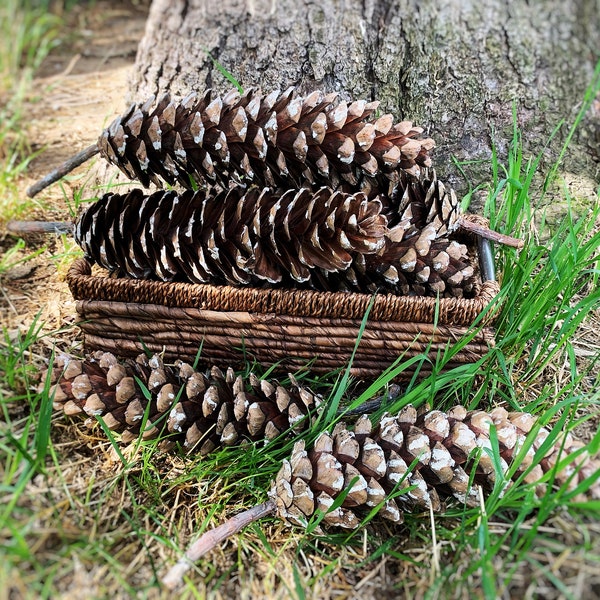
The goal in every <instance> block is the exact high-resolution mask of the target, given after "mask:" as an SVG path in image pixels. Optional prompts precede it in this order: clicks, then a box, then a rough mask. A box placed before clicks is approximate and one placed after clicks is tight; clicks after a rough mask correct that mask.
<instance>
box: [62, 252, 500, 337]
mask: <svg viewBox="0 0 600 600" xmlns="http://www.w3.org/2000/svg"><path fill="white" fill-rule="evenodd" d="M67 283H68V285H69V288H70V290H71V293H72V294H73V297H74V298H75V299H76V300H89V299H92V300H106V301H113V302H127V303H138V304H158V305H162V306H166V307H179V308H199V309H204V310H218V311H233V312H236V311H241V312H249V313H269V314H285V315H293V316H306V317H320V318H345V319H362V318H363V317H364V315H365V313H366V311H367V309H368V307H369V305H370V303H371V302H372V303H373V306H372V307H371V312H370V313H369V319H371V320H381V321H409V322H411V321H413V322H429V323H432V322H437V323H439V324H449V325H470V324H472V323H473V321H474V320H475V319H476V318H477V316H478V315H479V314H480V313H481V312H482V311H483V310H484V309H485V308H486V307H487V306H488V304H489V303H490V302H491V301H492V300H493V298H494V297H495V296H496V295H497V294H498V292H499V285H498V283H497V282H496V281H485V282H484V283H483V284H482V285H481V286H480V289H479V290H478V293H477V295H476V296H475V297H474V298H472V299H464V298H439V299H437V298H432V297H422V296H394V295H392V294H375V295H374V297H373V295H371V294H360V293H354V292H320V291H314V290H290V289H278V288H253V287H252V288H236V287H233V286H228V285H223V286H217V285H211V284H197V283H182V282H175V283H172V282H164V281H148V280H141V279H125V278H123V279H118V278H115V279H113V278H109V277H106V276H98V275H92V267H91V265H90V263H89V262H88V261H87V260H86V259H83V258H79V259H76V260H75V261H74V262H73V264H72V265H71V267H70V268H69V271H68V273H67ZM488 321H489V319H488Z"/></svg>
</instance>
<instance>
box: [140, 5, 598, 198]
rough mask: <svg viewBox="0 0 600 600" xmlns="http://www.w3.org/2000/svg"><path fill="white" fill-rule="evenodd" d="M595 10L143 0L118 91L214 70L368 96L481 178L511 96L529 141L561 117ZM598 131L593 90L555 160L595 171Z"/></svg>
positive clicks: (207, 82) (567, 112) (587, 67)
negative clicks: (125, 81) (146, 7)
mask: <svg viewBox="0 0 600 600" xmlns="http://www.w3.org/2000/svg"><path fill="white" fill-rule="evenodd" d="M599 15H600V0H570V1H569V0H566V1H565V0H545V1H544V2H541V1H537V2H536V1H535V0H529V1H526V0H514V1H511V0H485V1H483V2H472V1H470V0H466V1H465V0H441V1H440V0H405V1H403V2H399V1H394V0H387V1H386V0H318V1H314V0H246V1H242V0H220V1H218V2H209V1H208V0H187V1H186V0H175V1H171V0H154V2H153V4H152V7H151V11H150V15H149V19H148V23H147V29H146V34H145V37H144V39H143V40H142V42H141V44H140V47H139V51H138V56H137V64H136V69H135V75H134V78H133V81H132V88H131V96H132V98H133V99H136V100H143V99H146V98H147V97H148V96H149V95H150V94H158V93H161V92H164V91H166V90H169V91H170V92H171V93H172V94H174V95H175V96H182V95H184V94H186V93H187V92H189V91H190V90H203V89H205V88H209V87H212V88H215V89H217V90H219V91H224V90H228V89H230V88H231V87H232V83H231V82H230V81H228V80H227V78H226V76H225V75H224V73H223V71H222V69H225V70H226V71H227V72H229V73H231V75H233V77H235V78H236V79H237V80H238V81H239V82H240V84H241V85H242V86H243V87H245V88H247V87H261V88H262V89H263V90H265V91H270V90H272V89H274V88H279V89H284V88H286V87H287V86H290V85H294V86H297V87H298V89H299V90H301V91H303V92H305V91H310V90H313V89H315V88H321V89H324V90H326V91H337V92H339V93H340V94H341V95H342V96H344V97H346V98H354V99H359V98H362V99H369V100H371V99H377V100H380V101H381V108H382V110H383V111H386V112H391V113H393V114H394V115H395V116H396V117H397V118H399V119H410V120H412V121H413V122H415V123H417V124H419V125H421V126H423V127H425V129H426V131H427V134H428V135H430V136H431V137H433V138H434V139H435V140H436V141H437V145H438V148H437V150H436V151H435V154H434V163H435V165H436V168H437V170H438V172H439V173H440V174H441V175H442V176H443V177H446V178H448V179H449V181H450V183H452V184H454V185H456V184H457V183H458V184H459V187H461V185H460V182H461V178H460V177H458V176H457V169H456V168H455V167H454V166H453V163H452V160H451V158H452V157H456V158H457V159H458V160H459V161H477V160H479V159H488V160H484V162H483V163H481V164H479V165H478V164H470V166H469V169H468V172H469V174H470V176H471V177H472V178H473V179H474V180H475V181H479V180H481V179H484V178H485V177H486V175H488V174H489V157H490V155H491V151H492V136H493V138H494V142H495V144H496V146H497V148H498V151H499V154H500V156H502V155H503V154H504V153H505V151H506V147H507V142H508V140H510V139H511V137H512V129H513V108H514V109H515V111H516V116H517V123H518V125H519V127H520V128H521V129H522V131H523V132H524V138H525V140H526V143H527V146H528V148H529V149H530V150H531V151H532V152H535V153H537V152H539V151H540V149H541V148H543V146H544V144H545V143H546V142H547V140H548V139H549V137H550V135H551V133H552V131H553V130H554V128H555V127H556V126H557V125H558V124H559V122H560V121H561V120H562V119H565V120H566V122H567V123H571V122H572V121H573V118H574V116H575V115H576V114H577V111H578V110H579V108H580V106H581V102H582V100H583V98H584V94H585V89H586V86H587V85H588V83H589V82H590V80H591V78H592V75H593V72H594V66H595V62H596V60H597V59H598V51H599V49H600V16H599ZM211 57H212V58H211ZM213 59H214V61H215V62H213ZM221 65H222V67H221V68H219V67H220V66H221ZM566 130H567V126H566V125H565V126H563V128H562V130H561V134H560V135H559V136H558V138H557V139H556V140H555V141H553V142H552V143H551V145H550V149H549V150H548V151H547V152H546V154H547V157H548V159H550V160H551V159H552V158H553V157H555V156H556V154H557V152H558V149H559V148H560V141H561V139H560V138H561V135H562V136H563V137H564V135H565V133H566ZM599 144H600V103H598V102H597V103H596V104H595V105H594V106H593V107H592V110H591V111H590V112H589V114H588V116H587V120H586V122H585V123H584V126H583V127H582V128H581V130H580V134H579V137H578V139H577V140H576V144H575V145H574V146H573V147H572V150H571V152H570V153H569V156H568V157H567V162H566V168H567V169H569V170H571V171H574V172H575V173H578V174H585V175H587V176H588V177H591V178H597V176H598V162H597V161H598V154H599V151H598V146H599ZM463 187H464V181H463Z"/></svg>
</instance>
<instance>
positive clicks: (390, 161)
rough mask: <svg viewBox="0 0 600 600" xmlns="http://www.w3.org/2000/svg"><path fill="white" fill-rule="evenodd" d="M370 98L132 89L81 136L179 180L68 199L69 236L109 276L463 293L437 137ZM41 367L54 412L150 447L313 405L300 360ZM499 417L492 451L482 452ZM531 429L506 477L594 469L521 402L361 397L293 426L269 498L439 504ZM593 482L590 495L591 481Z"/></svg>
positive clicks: (467, 279)
mask: <svg viewBox="0 0 600 600" xmlns="http://www.w3.org/2000/svg"><path fill="white" fill-rule="evenodd" d="M376 110H377V103H376V102H364V101H356V102H352V103H347V102H345V101H343V100H341V99H340V98H339V97H338V96H337V95H335V94H330V95H326V94H323V93H321V92H318V91H317V92H313V93H311V94H309V95H307V96H305V97H299V96H296V95H295V94H294V92H293V90H288V91H286V92H284V93H282V94H280V93H272V94H269V95H262V94H261V93H259V92H254V91H250V92H247V93H245V94H239V93H238V92H237V91H232V92H230V93H228V94H226V95H224V96H222V97H221V96H218V95H215V94H213V93H212V92H207V93H206V94H204V95H198V94H195V93H193V94H190V95H189V96H188V97H186V98H185V99H183V100H182V101H180V102H175V101H172V100H171V99H170V98H169V96H165V97H163V98H162V99H160V100H159V101H158V102H156V103H155V102H154V101H153V100H150V101H148V102H146V103H144V104H142V105H140V106H138V105H134V106H132V107H131V108H130V109H129V110H128V111H127V112H126V113H125V114H123V115H122V116H120V117H119V118H117V119H116V120H115V121H114V122H113V123H112V124H111V125H110V126H109V127H108V128H107V129H106V130H105V131H104V132H103V133H102V135H101V136H100V138H99V140H98V142H97V144H96V145H95V146H93V147H91V149H87V150H86V151H85V152H84V153H83V154H84V155H85V156H86V157H88V158H89V157H90V156H92V155H94V154H95V153H100V154H101V155H102V156H103V157H104V158H105V159H107V160H108V161H110V162H111V163H113V164H115V165H117V166H118V167H119V168H120V169H121V170H122V171H123V172H124V173H125V174H126V175H127V176H128V177H129V178H131V179H136V180H138V181H139V182H140V183H141V184H142V185H144V186H148V185H149V184H150V183H154V184H156V185H159V186H160V185H162V184H163V183H167V184H178V185H179V186H181V187H183V188H186V191H184V192H182V193H177V192H175V191H158V192H155V193H152V194H150V195H146V194H144V193H143V192H142V191H141V190H133V191H131V192H129V193H127V194H125V195H118V194H112V193H109V194H106V195H105V196H103V197H102V198H100V199H99V200H98V201H97V202H95V203H94V204H93V205H91V206H90V207H89V208H88V209H87V210H85V211H84V212H83V213H82V214H81V215H80V217H79V219H78V221H77V223H76V226H75V237H76V239H77V241H78V243H79V244H80V245H81V246H82V247H83V249H84V250H85V253H86V255H87V257H88V258H89V259H90V260H92V261H94V262H96V263H97V264H99V265H101V266H103V267H105V268H107V269H108V270H109V271H111V272H113V273H114V274H116V275H117V276H129V277H134V278H152V279H159V280H164V281H190V282H197V283H214V284H230V285H253V286H260V285H269V286H272V285H281V286H290V287H309V288H313V289H318V290H332V291H344V290H347V291H360V292H369V293H370V292H372V291H375V290H379V289H384V290H387V291H390V292H391V293H396V294H403V295H407V294H412V295H433V296H436V295H440V296H447V297H468V296H469V294H471V293H472V292H473V290H474V287H475V286H476V277H477V273H476V268H474V264H473V256H472V255H471V254H470V250H469V245H468V244H465V243H463V241H462V240H461V239H460V238H457V237H456V236H457V234H458V233H459V232H460V229H461V223H462V217H461V214H460V205H459V202H458V200H457V198H456V195H455V193H454V192H453V191H452V190H450V189H447V188H446V187H445V186H444V185H443V184H442V183H441V182H439V181H438V180H437V179H436V177H435V174H434V173H433V171H432V170H431V169H430V168H429V167H430V166H431V159H430V157H429V151H430V150H431V149H432V148H433V147H434V143H433V141H432V140H431V139H428V138H423V137H422V133H423V131H422V129H420V128H418V127H414V126H413V125H412V124H411V123H409V122H406V121H403V122H400V123H396V124H394V121H393V118H392V117H391V116H390V115H383V116H379V117H377V118H376V117H375V115H374V113H375V111H376ZM46 183H47V182H46ZM44 185H45V184H44ZM38 189H40V188H39V186H38ZM51 382H52V388H51V395H52V397H53V401H54V406H55V408H56V409H58V410H62V411H64V412H65V413H66V414H67V415H77V414H83V415H87V416H89V417H94V416H102V418H103V419H104V422H105V424H106V426H107V427H108V428H110V429H112V430H114V431H117V432H119V433H121V434H122V440H123V441H125V442H127V441H131V440H133V439H136V438H138V437H140V436H141V437H143V438H144V439H150V438H156V437H160V439H161V440H162V442H161V443H162V446H163V447H171V446H172V445H175V444H179V445H181V446H182V447H183V448H184V449H185V450H187V451H197V452H199V453H200V454H206V453H208V452H211V451H213V450H214V449H216V448H219V447H221V446H228V445H233V444H238V443H240V442H242V441H243V440H253V441H260V440H265V441H269V440H273V439H275V438H278V437H280V436H282V435H286V434H287V435H289V434H299V433H301V432H302V431H305V430H307V429H308V428H309V427H310V426H311V424H312V423H313V422H314V419H315V418H316V417H317V416H318V415H319V413H320V410H321V408H320V407H321V405H322V403H321V398H320V397H319V396H318V395H315V394H314V393H312V392H311V391H310V390H309V389H308V388H306V387H305V386H304V385H302V384H301V383H299V382H298V381H296V379H294V377H293V376H290V377H289V382H290V383H289V385H285V386H284V385H281V384H279V383H277V382H275V381H268V380H266V379H259V378H257V377H255V376H254V375H250V376H249V377H248V378H247V379H244V378H242V377H241V376H239V375H237V376H236V375H235V373H234V372H233V370H231V369H228V370H227V371H226V372H223V371H221V370H220V369H219V368H216V367H213V368H212V369H210V370H209V371H208V372H206V373H201V372H199V371H197V370H195V369H194V368H193V367H192V366H190V365H189V364H187V363H184V362H182V361H177V362H175V364H173V365H166V364H164V363H163V360H162V358H161V357H160V356H158V355H156V356H153V357H151V358H148V357H147V356H145V355H141V356H139V357H138V358H137V359H136V360H133V359H127V360H123V361H121V360H119V359H118V358H117V357H115V356H114V355H112V354H110V353H106V352H97V353H94V354H92V355H89V356H88V357H87V358H85V359H82V360H79V359H75V358H73V357H69V356H58V357H57V359H56V362H55V364H54V368H53V370H52V373H51ZM492 426H493V427H495V432H496V433H495V439H496V440H497V442H498V446H499V450H500V462H499V463H498V462H495V463H494V462H493V461H492V459H491V457H490V456H489V455H488V454H487V453H486V449H490V448H491V441H490V428H491V427H492ZM532 434H534V435H535V441H534V443H533V445H531V447H530V450H529V451H528V452H527V454H526V455H525V456H520V461H521V462H520V464H519V467H518V469H517V470H516V471H515V472H514V473H512V477H514V478H518V477H521V476H523V477H524V478H525V481H527V482H530V483H532V484H535V482H537V481H539V480H540V479H542V480H544V476H545V474H547V473H549V472H552V473H553V475H552V477H553V478H554V481H555V482H556V483H559V484H565V485H567V486H568V487H569V488H570V489H575V488H576V486H577V485H578V483H579V482H580V481H581V480H582V479H584V478H585V477H587V476H589V475H590V474H591V473H592V472H593V471H594V470H596V469H598V467H599V465H598V464H597V462H596V461H594V460H592V459H591V458H590V457H588V456H587V455H585V454H584V453H583V452H582V444H580V443H579V442H577V441H575V440H574V439H573V438H572V437H571V436H570V435H568V434H567V435H566V437H562V438H560V439H557V440H556V441H555V443H553V444H544V442H545V440H546V439H547V437H548V430H547V429H545V428H544V427H539V425H538V424H537V423H536V419H535V417H533V416H532V415H529V414H526V413H508V412H507V411H505V410H503V409H495V410H493V411H491V412H489V413H486V412H482V411H467V410H466V409H465V408H464V407H462V406H456V407H454V408H453V409H452V410H450V411H449V412H447V413H444V412H441V411H438V410H429V409H422V410H421V409H419V410H417V409H415V408H413V407H412V406H408V407H405V408H404V409H403V410H402V411H401V412H400V413H398V414H396V415H386V416H385V417H383V418H382V419H381V420H380V421H379V422H378V423H376V424H372V422H371V421H370V420H369V418H368V417H367V416H366V415H363V416H362V417H360V418H359V419H358V420H357V421H356V422H355V424H354V427H349V426H347V425H346V424H345V423H342V422H339V423H338V424H337V425H336V427H335V428H334V429H333V431H331V432H330V433H328V432H324V433H322V434H321V435H320V436H319V437H318V438H317V440H316V441H315V443H314V444H313V446H312V448H310V449H307V448H305V445H304V441H299V442H297V443H296V445H295V447H294V450H293V453H292V455H291V457H290V460H288V461H284V464H283V466H282V468H281V470H280V472H279V474H278V475H277V477H276V479H275V481H274V482H273V486H272V490H271V494H270V495H271V500H270V501H269V502H271V504H272V507H273V510H276V511H277V513H278V514H279V515H280V516H281V517H284V518H287V519H289V520H291V521H293V522H300V523H306V521H307V520H308V519H309V518H311V517H312V516H313V515H314V514H315V512H316V511H317V510H318V509H320V510H321V511H322V512H324V513H326V515H325V517H324V520H325V522H326V523H330V524H333V525H339V526H342V527H347V528H353V527H357V526H358V525H359V522H360V514H365V513H364V511H363V513H361V509H365V508H366V509H368V510H370V509H371V508H373V507H376V506H379V507H380V508H381V514H382V515H383V516H384V517H386V518H389V519H391V520H392V521H396V522H397V521H400V520H401V518H402V509H404V508H410V507H414V506H417V507H420V508H432V509H434V510H435V509H439V508H440V506H441V502H440V497H444V496H454V497H456V498H458V499H459V500H460V501H461V502H465V503H467V504H476V503H477V502H478V501H479V498H478V496H477V494H476V492H475V490H476V487H475V486H473V485H470V483H475V484H478V485H481V486H482V489H484V490H489V489H491V488H492V487H493V485H494V482H495V481H496V479H497V478H498V477H501V476H504V475H507V474H509V473H510V470H509V463H510V462H511V460H512V459H513V458H514V457H515V456H516V455H517V454H518V453H520V454H522V452H520V450H521V448H522V447H523V442H524V440H525V437H526V436H527V435H532ZM540 453H543V456H541V458H540V456H538V455H539V454H540ZM572 453H575V454H574V456H573V461H571V462H570V464H568V465H567V466H565V461H564V460H563V459H564V458H565V457H566V456H568V455H570V454H572ZM475 455H477V456H478V457H479V458H478V460H475V461H473V457H474V456H475ZM534 459H536V460H535V461H534ZM566 462H567V463H568V462H569V461H566ZM561 463H562V466H561V469H560V470H557V467H558V465H559V464H561ZM411 465H412V468H410V466H411ZM470 471H473V472H472V473H470ZM547 478H548V477H546V479H547ZM542 488H543V486H541V488H539V489H542ZM399 490H400V491H402V490H404V491H405V493H402V495H400V496H399V497H397V498H394V497H393V496H395V495H397V493H398V491H399ZM591 493H592V495H594V496H595V497H599V496H600V486H598V485H596V486H594V487H593V489H592V490H591ZM341 495H342V497H343V500H341V501H338V503H337V504H336V506H337V508H334V509H333V510H331V508H332V506H333V505H334V503H335V502H336V500H339V499H340V496H341Z"/></svg>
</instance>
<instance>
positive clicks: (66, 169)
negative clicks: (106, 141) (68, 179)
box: [27, 144, 100, 198]
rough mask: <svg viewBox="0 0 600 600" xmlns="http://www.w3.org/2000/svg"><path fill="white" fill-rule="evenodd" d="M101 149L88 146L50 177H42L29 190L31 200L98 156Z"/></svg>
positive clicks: (54, 171) (50, 174)
mask: <svg viewBox="0 0 600 600" xmlns="http://www.w3.org/2000/svg"><path fill="white" fill-rule="evenodd" d="M98 152H100V149H99V148H98V144H92V145H91V146H88V147H87V148H86V149H85V150H82V151H81V152H78V153H77V154H75V156H71V158H68V159H67V160H65V162H64V163H62V165H59V166H58V167H56V169H54V170H52V171H50V173H48V175H46V176H45V177H42V179H40V180H39V181H36V182H35V183H34V184H33V185H32V186H31V187H30V188H29V189H28V190H27V195H28V196H29V197H30V198H33V197H34V196H35V195H36V194H38V193H39V192H41V191H42V190H43V189H44V188H47V187H48V186H49V185H50V184H52V183H54V182H55V181H58V180H59V179H60V178H61V177H64V176H65V175H66V174H67V173H70V172H71V171H72V170H73V169H74V168H75V167H78V166H79V165H81V164H83V163H84V162H86V161H87V160H89V159H90V158H92V156H94V155H96V154H98Z"/></svg>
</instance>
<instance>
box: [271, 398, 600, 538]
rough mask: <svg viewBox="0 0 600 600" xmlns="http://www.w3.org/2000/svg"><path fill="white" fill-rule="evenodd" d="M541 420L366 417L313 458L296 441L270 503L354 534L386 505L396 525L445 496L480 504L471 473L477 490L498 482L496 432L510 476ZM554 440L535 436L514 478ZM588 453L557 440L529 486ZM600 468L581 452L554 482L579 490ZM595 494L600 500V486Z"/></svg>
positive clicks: (341, 429)
mask: <svg viewBox="0 0 600 600" xmlns="http://www.w3.org/2000/svg"><path fill="white" fill-rule="evenodd" d="M535 423H536V418H535V417H534V416H532V415H530V414H528V413H522V412H512V413H509V412H507V411H506V410H504V409H502V408H496V409H494V410H492V411H491V412H489V413H486V412H483V411H471V412H468V411H467V410H466V409H465V408H464V407H462V406H456V407H454V408H453V409H451V410H450V411H449V412H448V413H444V412H441V411H439V410H430V411H427V412H420V411H417V410H415V408H414V407H412V406H410V405H409V406H407V407H406V408H404V409H403V410H401V411H400V413H399V414H398V415H396V416H385V417H384V418H382V419H381V421H380V422H379V424H377V425H376V426H372V425H371V421H370V420H369V418H368V417H367V416H366V415H363V416H362V417H360V418H359V419H358V421H357V422H356V424H355V426H354V429H353V430H350V429H348V428H347V427H346V425H345V424H343V423H339V424H338V425H336V427H335V428H334V430H333V432H332V433H331V434H329V433H327V432H324V433H322V434H321V435H320V436H319V437H318V438H317V440H316V441H315V443H314V445H313V447H312V449H310V450H308V451H307V450H306V449H305V444H304V441H299V442H297V443H296V444H295V446H294V450H293V452H292V455H291V458H290V460H289V461H288V460H285V461H284V462H283V465H282V467H281V469H280V471H279V473H278V475H277V477H276V479H275V481H274V483H273V486H272V489H271V492H270V496H271V499H272V500H273V501H274V502H275V504H276V506H277V512H278V514H279V516H280V517H282V518H287V519H288V520H290V521H292V522H294V523H297V524H301V525H306V522H307V520H308V519H309V518H310V517H312V516H313V515H314V513H315V511H316V510H317V509H320V510H321V511H323V512H325V513H327V514H326V515H325V517H324V522H325V523H329V524H331V525H338V526H340V527H345V528H350V529H352V528H355V527H358V525H359V523H360V518H361V517H360V515H361V514H363V515H364V514H366V512H368V511H369V510H370V509H372V508H374V507H376V506H378V505H380V504H381V505H382V508H381V515H382V516H383V517H385V518H387V519H390V520H391V521H394V522H399V521H401V520H402V515H403V512H402V509H404V508H408V509H411V508H414V507H417V508H421V509H429V508H432V509H433V510H440V509H441V506H442V500H441V498H444V497H446V496H454V497H455V498H457V499H458V500H459V501H460V502H465V503H467V504H468V505H470V506H473V505H477V504H478V502H479V497H478V494H477V491H476V488H475V486H472V487H470V486H469V481H470V477H471V475H472V474H473V473H472V472H473V470H474V474H473V476H474V480H473V481H474V484H475V485H481V486H482V489H483V490H484V492H489V490H490V489H491V488H492V487H493V485H494V481H495V478H496V476H497V475H496V471H495V467H494V462H493V459H492V457H491V456H490V455H489V454H487V453H486V452H485V449H486V448H491V442H490V438H489V429H490V426H491V425H492V424H493V425H494V426H495V428H496V435H497V438H498V442H499V449H500V466H501V470H502V473H503V474H506V473H508V469H509V463H510V462H511V461H512V460H513V459H514V458H515V457H516V456H517V455H518V453H519V451H520V449H521V448H523V442H524V440H525V437H526V436H527V434H528V433H529V432H530V431H531V430H532V429H533V428H534V426H535ZM548 435H549V431H548V429H546V428H545V427H541V428H540V429H539V431H538V432H537V434H536V439H535V440H534V442H533V444H532V446H531V447H530V448H529V450H528V451H527V453H526V454H525V456H524V458H523V460H522V462H521V464H520V465H519V467H518V469H517V471H516V472H515V474H514V475H513V477H514V478H517V477H519V476H521V474H522V473H523V472H524V471H526V470H527V469H528V468H529V467H530V466H531V465H532V463H533V459H534V454H535V452H537V451H538V450H539V449H540V448H541V447H542V444H543V443H544V442H545V440H546V439H547V437H548ZM582 447H583V444H582V443H581V442H579V441H577V440H574V439H573V438H572V436H571V435H570V434H566V436H562V437H561V438H560V439H557V440H556V441H555V442H554V444H553V445H551V446H550V447H549V448H548V449H547V450H546V452H545V454H544V457H543V458H542V460H541V461H540V462H539V463H538V464H536V465H535V466H534V467H533V468H532V469H531V470H530V471H529V472H528V473H527V475H526V476H525V478H524V480H525V482H527V483H531V484H535V482H537V481H539V479H540V478H541V477H542V476H543V475H544V473H547V472H550V471H553V470H554V469H555V467H556V466H557V464H558V463H559V461H561V460H562V459H563V458H565V456H566V455H568V454H571V453H573V452H575V451H577V450H580V449H581V448H582ZM411 465H414V467H413V468H410V466H411ZM577 468H579V470H578V471H577ZM598 469H600V462H599V461H597V460H593V459H591V458H590V457H589V456H588V455H586V454H583V453H582V454H581V455H579V456H578V457H577V458H576V459H575V460H574V461H573V462H572V463H570V464H569V465H568V466H567V467H565V468H563V469H562V470H558V471H556V473H555V477H556V479H555V482H556V483H557V484H558V485H562V484H567V485H568V487H569V489H574V488H575V487H576V486H577V485H578V483H579V482H580V481H582V480H583V479H585V478H587V477H589V476H591V475H592V474H593V473H594V472H596V471H597V470H598ZM544 488H545V484H540V485H538V486H537V488H536V491H537V492H538V493H540V494H542V493H544ZM402 490H405V493H402V494H400V495H397V496H395V497H392V494H393V492H395V491H402ZM341 494H347V495H346V496H345V498H344V499H343V502H342V503H341V506H339V507H338V508H336V509H334V510H332V511H331V512H327V511H328V510H330V509H331V506H332V505H333V503H334V502H335V501H336V499H338V498H339V497H340V495H341ZM590 495H591V496H593V497H595V498H600V484H599V483H596V484H595V485H594V486H593V487H592V488H591V490H590ZM365 509H366V510H365Z"/></svg>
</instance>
